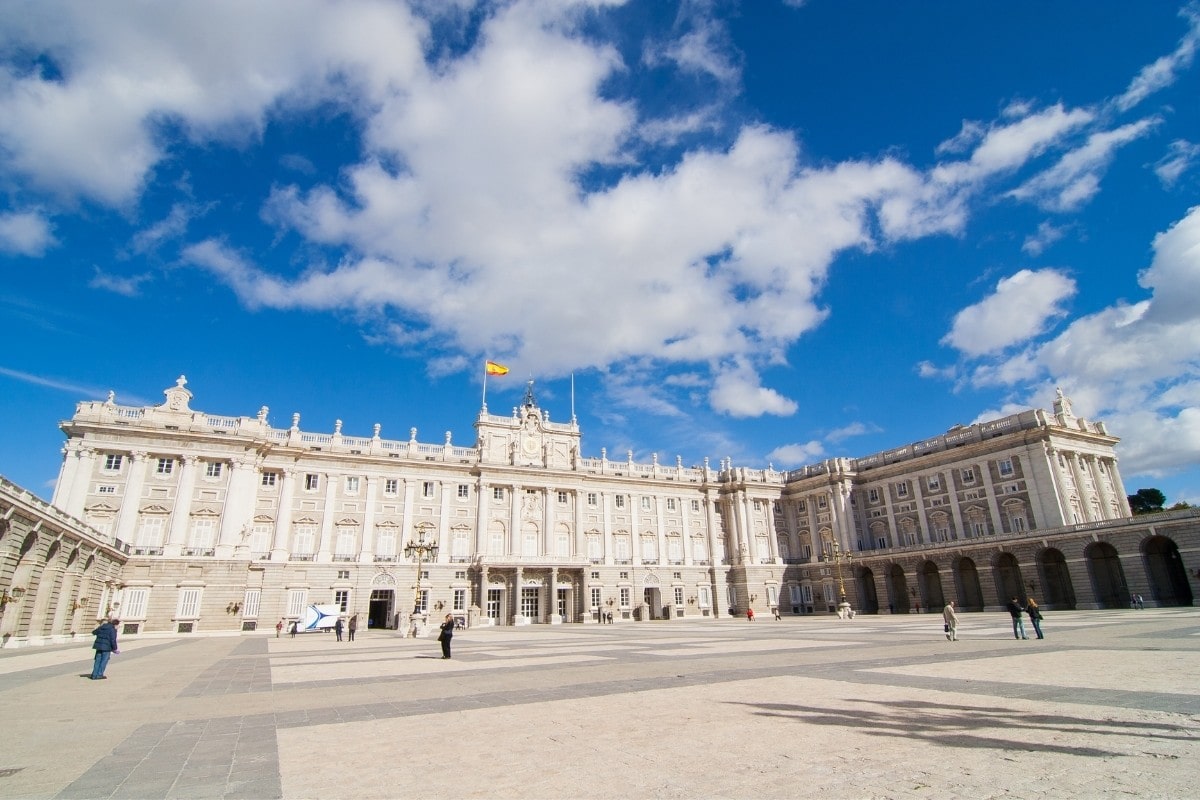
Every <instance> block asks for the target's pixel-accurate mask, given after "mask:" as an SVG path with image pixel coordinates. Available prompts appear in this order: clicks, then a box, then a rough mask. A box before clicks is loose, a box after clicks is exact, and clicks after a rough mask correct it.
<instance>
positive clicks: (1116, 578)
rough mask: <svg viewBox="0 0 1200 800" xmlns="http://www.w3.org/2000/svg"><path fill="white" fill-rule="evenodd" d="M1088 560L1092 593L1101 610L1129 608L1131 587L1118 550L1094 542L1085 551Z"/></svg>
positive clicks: (1102, 543) (1084, 554)
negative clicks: (1126, 579) (1127, 581)
mask: <svg viewBox="0 0 1200 800" xmlns="http://www.w3.org/2000/svg"><path fill="white" fill-rule="evenodd" d="M1083 556H1084V558H1085V559H1086V560H1087V565H1088V574H1089V575H1090V576H1091V579H1092V592H1093V593H1094V594H1095V596H1096V604H1097V605H1098V606H1099V607H1100V608H1127V607H1128V606H1129V587H1128V585H1127V584H1126V583H1125V569H1124V568H1123V567H1122V566H1121V556H1120V555H1119V554H1118V553H1117V548H1115V547H1113V546H1112V545H1111V544H1109V543H1108V542H1092V543H1091V544H1089V545H1088V546H1087V547H1086V548H1085V549H1084V551H1083Z"/></svg>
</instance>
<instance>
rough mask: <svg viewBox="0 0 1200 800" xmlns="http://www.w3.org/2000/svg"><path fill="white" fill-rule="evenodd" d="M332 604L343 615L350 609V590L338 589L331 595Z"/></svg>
mask: <svg viewBox="0 0 1200 800" xmlns="http://www.w3.org/2000/svg"><path fill="white" fill-rule="evenodd" d="M333 604H334V605H336V606H337V607H338V609H339V610H340V611H341V612H342V613H343V614H345V613H346V611H347V610H348V609H349V608H350V590H349V589H338V590H337V591H335V592H334V593H333Z"/></svg>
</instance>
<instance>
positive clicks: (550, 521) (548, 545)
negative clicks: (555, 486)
mask: <svg viewBox="0 0 1200 800" xmlns="http://www.w3.org/2000/svg"><path fill="white" fill-rule="evenodd" d="M541 495H542V527H543V528H545V530H544V531H542V541H543V542H544V543H545V544H544V545H543V547H544V549H543V551H542V552H543V553H545V554H546V556H548V557H550V558H555V557H557V547H556V545H555V542H554V506H552V505H551V504H550V501H551V499H554V500H557V497H558V493H557V492H555V491H553V490H551V489H550V488H549V487H548V486H547V487H542V491H541Z"/></svg>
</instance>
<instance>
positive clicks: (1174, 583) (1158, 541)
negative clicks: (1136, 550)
mask: <svg viewBox="0 0 1200 800" xmlns="http://www.w3.org/2000/svg"><path fill="white" fill-rule="evenodd" d="M1142 558H1143V559H1144V560H1145V562H1146V577H1147V579H1149V581H1150V596H1151V597H1152V598H1154V602H1155V603H1156V604H1158V605H1160V606H1190V605H1192V604H1193V600H1194V597H1193V595H1192V587H1191V585H1190V584H1189V583H1188V576H1187V570H1186V569H1184V566H1183V559H1182V558H1180V556H1179V546H1178V545H1177V544H1175V542H1174V540H1172V539H1170V538H1168V537H1166V536H1161V535H1157V536H1151V537H1150V538H1149V539H1146V540H1145V541H1143V542H1142Z"/></svg>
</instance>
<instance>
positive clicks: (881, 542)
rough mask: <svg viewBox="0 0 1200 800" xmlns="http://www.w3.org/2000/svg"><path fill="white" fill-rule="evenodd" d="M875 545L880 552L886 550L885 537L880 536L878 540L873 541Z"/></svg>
mask: <svg viewBox="0 0 1200 800" xmlns="http://www.w3.org/2000/svg"><path fill="white" fill-rule="evenodd" d="M875 544H876V546H877V547H879V549H880V550H885V549H887V537H886V536H880V537H879V538H878V539H876V540H875Z"/></svg>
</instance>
